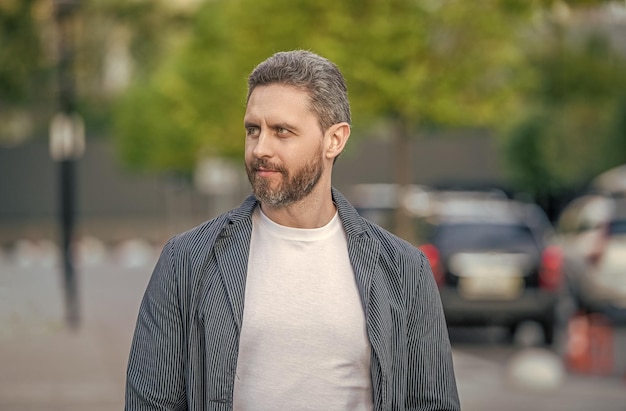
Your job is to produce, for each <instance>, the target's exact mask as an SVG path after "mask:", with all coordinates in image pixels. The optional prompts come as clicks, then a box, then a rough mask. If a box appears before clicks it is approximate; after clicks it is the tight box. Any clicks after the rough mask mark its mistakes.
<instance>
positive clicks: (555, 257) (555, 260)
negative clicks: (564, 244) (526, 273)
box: [539, 246, 563, 291]
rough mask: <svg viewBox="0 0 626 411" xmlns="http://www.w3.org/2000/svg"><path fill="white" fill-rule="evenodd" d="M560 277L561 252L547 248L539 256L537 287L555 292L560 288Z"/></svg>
mask: <svg viewBox="0 0 626 411" xmlns="http://www.w3.org/2000/svg"><path fill="white" fill-rule="evenodd" d="M562 277H563V252H562V251H561V249H560V248H559V247H556V246H550V247H547V248H546V249H545V250H543V254H542V255H541V267H540V268H539V286H540V287H541V288H543V289H546V290H549V291H556V290H557V289H558V288H559V287H560V286H561V281H562Z"/></svg>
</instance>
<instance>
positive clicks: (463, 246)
mask: <svg viewBox="0 0 626 411" xmlns="http://www.w3.org/2000/svg"><path fill="white" fill-rule="evenodd" d="M432 242H433V243H434V244H435V245H436V246H437V247H438V248H439V249H440V250H441V251H443V252H446V253H454V252H457V251H461V250H463V251H468V250H505V251H510V252H526V253H533V252H537V250H538V244H537V242H536V240H535V237H534V236H533V233H532V231H531V230H530V229H529V228H528V227H526V226H523V225H508V224H473V223H463V224H442V225H439V226H438V227H437V228H436V229H435V230H434V232H433V237H432Z"/></svg>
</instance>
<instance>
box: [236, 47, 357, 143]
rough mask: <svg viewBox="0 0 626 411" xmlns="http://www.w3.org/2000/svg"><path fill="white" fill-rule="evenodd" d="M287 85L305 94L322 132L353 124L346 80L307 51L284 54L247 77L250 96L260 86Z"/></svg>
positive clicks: (270, 59) (332, 65) (273, 57)
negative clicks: (338, 125) (337, 125)
mask: <svg viewBox="0 0 626 411" xmlns="http://www.w3.org/2000/svg"><path fill="white" fill-rule="evenodd" d="M269 84H285V85H289V86H293V87H296V88H298V89H301V90H304V91H306V92H307V93H308V94H309V98H310V100H311V111H312V112H313V113H314V114H315V115H316V116H317V119H318V121H319V123H320V126H321V128H322V130H323V131H326V130H327V129H328V128H329V127H330V126H332V125H333V124H337V123H341V122H346V123H348V124H350V103H349V101H348V88H347V87H346V82H345V79H344V78H343V75H342V74H341V71H339V68H338V67H337V65H335V63H333V62H331V61H330V60H328V59H325V58H324V57H321V56H319V55H317V54H315V53H312V52H310V51H305V50H294V51H281V52H278V53H276V54H274V55H272V56H271V57H269V58H268V59H267V60H265V61H263V62H262V63H260V64H259V65H258V66H256V67H255V69H254V70H252V73H250V76H249V77H248V96H247V98H246V102H247V101H248V100H249V99H250V95H251V94H252V92H253V91H254V89H255V88H256V87H257V86H263V85H269Z"/></svg>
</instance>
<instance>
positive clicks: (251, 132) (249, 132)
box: [246, 127, 259, 136]
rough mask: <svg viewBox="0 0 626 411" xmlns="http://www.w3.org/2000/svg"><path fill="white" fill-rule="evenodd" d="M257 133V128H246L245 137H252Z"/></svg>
mask: <svg viewBox="0 0 626 411" xmlns="http://www.w3.org/2000/svg"><path fill="white" fill-rule="evenodd" d="M258 133H259V128H258V127H246V135H248V136H254V135H256V134H258Z"/></svg>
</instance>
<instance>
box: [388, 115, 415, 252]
mask: <svg viewBox="0 0 626 411" xmlns="http://www.w3.org/2000/svg"><path fill="white" fill-rule="evenodd" d="M393 134H394V135H393V141H394V152H393V157H394V158H393V167H394V182H395V184H396V185H397V187H398V190H397V191H396V196H397V202H396V203H397V207H396V209H395V211H394V232H395V234H396V235H398V236H399V237H401V238H403V239H405V240H406V241H408V242H410V243H412V244H415V233H414V230H413V225H414V224H413V222H412V217H411V216H410V215H409V213H408V210H407V209H406V207H404V200H403V198H404V195H405V193H406V191H407V189H408V186H409V185H410V184H412V183H413V157H412V153H411V136H410V135H409V129H408V126H407V122H406V121H405V120H404V119H402V118H398V119H396V121H395V122H394V124H393Z"/></svg>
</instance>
